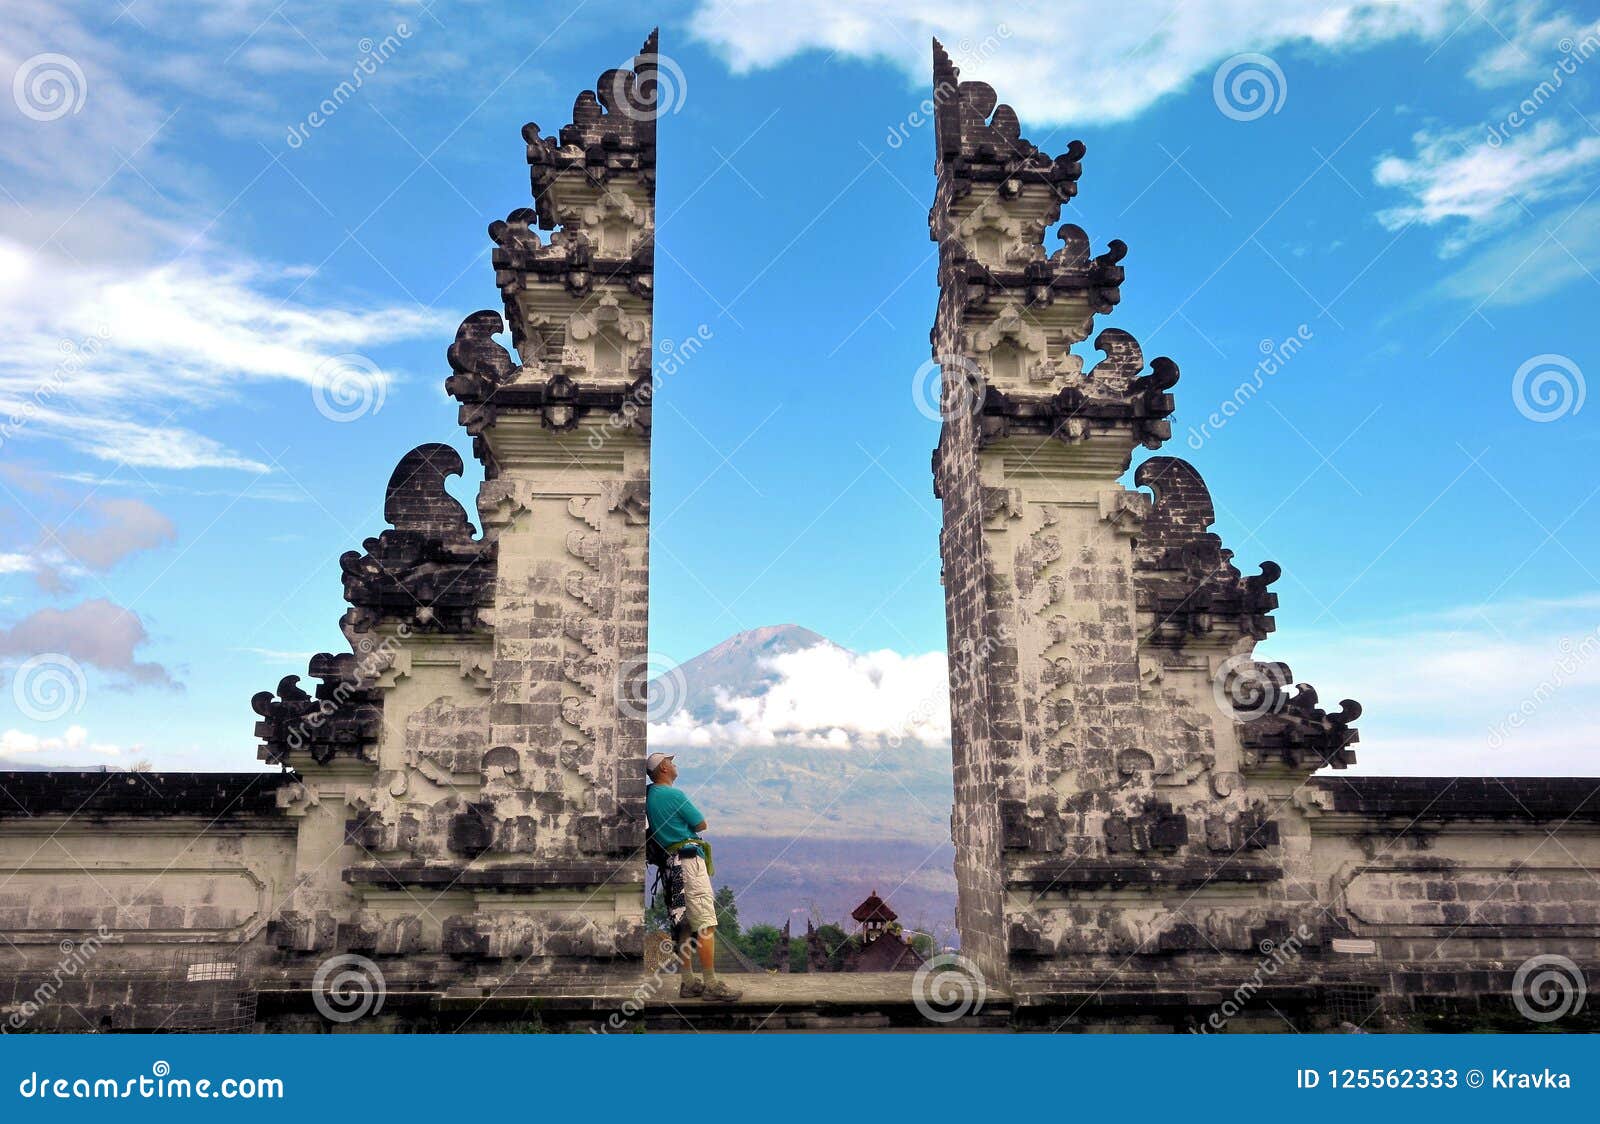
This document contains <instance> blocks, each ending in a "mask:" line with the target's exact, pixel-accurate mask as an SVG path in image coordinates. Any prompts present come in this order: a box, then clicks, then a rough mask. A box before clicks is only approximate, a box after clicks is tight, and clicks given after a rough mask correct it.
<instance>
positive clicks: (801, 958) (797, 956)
mask: <svg viewBox="0 0 1600 1124" xmlns="http://www.w3.org/2000/svg"><path fill="white" fill-rule="evenodd" d="M806 970H807V968H806V942H805V939H804V938H802V937H794V938H792V939H791V940H790V941H789V971H791V972H804V971H806Z"/></svg>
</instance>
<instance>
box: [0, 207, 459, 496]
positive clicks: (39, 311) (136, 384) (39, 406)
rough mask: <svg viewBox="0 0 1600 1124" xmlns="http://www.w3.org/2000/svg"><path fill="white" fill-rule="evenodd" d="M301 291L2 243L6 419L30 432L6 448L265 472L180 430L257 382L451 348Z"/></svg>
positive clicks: (0, 346)
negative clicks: (356, 357) (419, 345)
mask: <svg viewBox="0 0 1600 1124" xmlns="http://www.w3.org/2000/svg"><path fill="white" fill-rule="evenodd" d="M298 282H299V277H297V275H296V272H295V271H292V270H286V269H281V268H269V267H267V266H265V265H263V264H261V263H259V262H251V261H247V260H244V259H240V258H235V257H226V256H219V255H217V254H207V255H205V256H190V257H179V258H176V259H173V260H170V261H168V262H166V263H164V264H149V265H145V266H143V267H136V268H130V267H129V266H128V265H127V264H125V263H119V264H112V263H84V262H80V261H77V260H74V259H71V258H68V257H66V256H63V255H58V254H54V253H50V252H48V251H37V250H30V249H29V248H28V247H26V246H24V245H22V244H20V243H18V242H16V241H13V240H10V239H6V238H4V237H0V315H4V316H5V317H6V319H7V323H8V325H9V326H10V330H8V331H7V333H6V334H5V336H4V338H0V414H6V415H10V416H11V417H12V418H16V419H21V420H20V422H16V421H13V422H12V423H11V424H9V425H8V426H7V427H6V429H7V432H6V433H5V435H4V436H5V437H7V438H9V439H10V440H11V441H16V440H25V439H28V438H30V437H37V436H41V435H42V436H49V437H53V438H58V439H61V440H65V441H66V442H68V443H69V444H71V445H73V446H75V447H76V448H78V449H80V450H82V451H83V452H85V453H88V454H90V455H91V456H95V457H98V458H100V459H103V460H107V461H113V462H115V461H125V462H127V463H129V464H132V465H135V466H140V467H151V468H174V469H182V468H233V469H243V470H246V471H255V472H265V471H266V468H267V466H265V465H264V464H262V463H261V462H259V461H258V460H255V459H253V458H251V457H248V456H243V455H241V454H238V453H235V452H233V451H232V450H230V449H228V448H226V447H225V446H224V445H222V444H221V443H220V442H218V441H215V440H214V439H212V438H209V437H206V436H204V435H203V434H199V433H195V432H193V431H192V430H190V429H188V428H187V427H185V426H183V425H181V424H178V423H177V422H176V420H174V419H176V418H177V417H179V416H181V415H188V414H191V413H193V412H194V411H195V410H196V409H197V408H202V407H205V406H208V405H215V404H217V403H219V402H222V401H225V400H229V399H233V398H236V397H237V396H238V395H240V394H241V393H242V392H243V391H244V390H245V389H247V388H248V387H249V386H250V385H251V384H253V383H263V382H269V381H281V380H287V381H291V382H297V383H301V384H304V385H306V386H307V387H315V386H318V385H320V384H321V383H323V382H326V381H327V380H328V377H329V376H328V374H327V372H328V371H330V370H335V369H336V368H337V367H338V365H339V363H340V362H341V360H340V358H339V357H340V356H341V355H345V354H348V353H357V352H362V351H364V350H368V349H373V348H380V347H383V346H385V345H388V344H392V343H395V342H397V341H403V340H408V339H415V338H418V337H425V336H430V335H441V334H443V333H445V332H447V331H448V330H449V327H450V325H451V323H452V322H453V320H454V319H455V317H454V316H453V315H452V314H450V313H446V312H436V311H433V310H430V309H426V308H421V307H418V306H409V305H397V306H396V305H383V304H375V305H371V306H366V307H362V306H358V305H351V304H333V305H330V304H312V303H309V302H308V301H307V300H306V299H304V298H302V297H300V296H298V295H297V293H296V289H297V285H298ZM372 369H373V370H374V371H375V372H376V375H375V377H382V378H387V377H388V376H387V375H386V374H385V373H384V372H382V370H381V368H377V367H375V366H374V367H373V368H372ZM306 408H307V410H308V411H311V410H313V409H314V405H313V402H312V398H311V395H310V394H309V393H308V394H307V397H306ZM135 417H139V418H149V419H151V420H148V421H145V420H139V421H135V420H130V419H131V418H135Z"/></svg>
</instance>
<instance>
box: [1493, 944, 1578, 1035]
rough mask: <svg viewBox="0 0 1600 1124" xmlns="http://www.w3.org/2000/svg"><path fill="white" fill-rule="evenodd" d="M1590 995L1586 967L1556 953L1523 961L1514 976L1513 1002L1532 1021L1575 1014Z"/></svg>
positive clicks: (1512, 982) (1543, 1021) (1548, 1020)
mask: <svg viewBox="0 0 1600 1124" xmlns="http://www.w3.org/2000/svg"><path fill="white" fill-rule="evenodd" d="M1588 994H1589V985H1588V982H1587V981H1586V980H1585V979H1584V978H1583V970H1582V969H1580V968H1579V967H1578V966H1577V965H1576V964H1574V963H1573V962H1572V961H1571V960H1568V959H1567V958H1566V957H1565V956H1561V955H1558V954H1557V953H1553V952H1548V953H1545V954H1544V955H1542V956H1533V957H1530V958H1528V959H1527V960H1524V961H1523V962H1522V966H1521V967H1520V968H1518V969H1517V974H1516V975H1515V976H1513V977H1512V978H1511V1001H1512V1002H1513V1003H1515V1004H1516V1007H1517V1012H1518V1013H1519V1014H1521V1015H1522V1017H1523V1018H1525V1019H1528V1020H1529V1021H1530V1022H1536V1023H1553V1022H1555V1021H1556V1020H1557V1019H1560V1018H1565V1017H1566V1016H1567V1015H1575V1014H1577V1013H1578V1012H1579V1011H1581V1010H1583V1001H1584V999H1585V998H1586V997H1587V996H1588Z"/></svg>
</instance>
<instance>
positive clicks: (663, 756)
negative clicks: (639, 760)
mask: <svg viewBox="0 0 1600 1124" xmlns="http://www.w3.org/2000/svg"><path fill="white" fill-rule="evenodd" d="M674 756H676V755H675V754H671V753H652V754H651V755H650V756H649V757H646V758H645V759H644V771H645V772H646V773H648V774H649V775H651V776H654V775H655V771H656V770H657V769H659V768H660V767H661V763H662V762H663V761H671V760H672V759H673V757H674Z"/></svg>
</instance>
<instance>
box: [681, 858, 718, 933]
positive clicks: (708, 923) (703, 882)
mask: <svg viewBox="0 0 1600 1124" xmlns="http://www.w3.org/2000/svg"><path fill="white" fill-rule="evenodd" d="M678 861H679V862H680V863H681V864H682V866H683V904H684V905H685V906H686V907H687V913H686V916H687V917H688V920H689V931H690V932H693V933H703V932H705V931H706V930H707V929H715V928H716V927H717V904H716V896H715V894H714V893H713V892H712V890H711V875H709V874H707V873H706V860H705V858H704V857H703V856H701V855H690V856H688V857H687V858H683V859H679V860H678Z"/></svg>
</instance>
